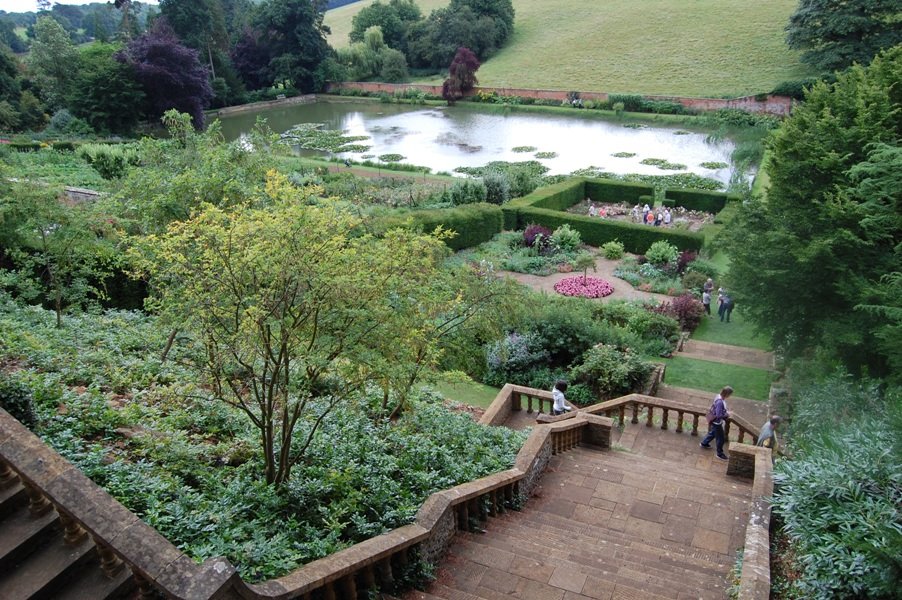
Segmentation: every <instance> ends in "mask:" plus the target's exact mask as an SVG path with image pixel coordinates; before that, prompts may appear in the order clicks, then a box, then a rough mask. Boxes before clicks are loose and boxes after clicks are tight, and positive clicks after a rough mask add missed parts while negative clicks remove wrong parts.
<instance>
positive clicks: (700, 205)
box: [664, 189, 739, 214]
mask: <svg viewBox="0 0 902 600" xmlns="http://www.w3.org/2000/svg"><path fill="white" fill-rule="evenodd" d="M664 198H665V199H666V200H673V202H674V204H675V205H676V206H682V207H684V208H688V209H689V210H703V211H705V212H709V213H714V214H717V213H719V212H720V211H722V210H723V207H724V206H726V205H727V202H728V201H732V200H739V196H736V195H735V194H725V193H723V192H709V191H706V190H687V189H668V190H665V192H664Z"/></svg>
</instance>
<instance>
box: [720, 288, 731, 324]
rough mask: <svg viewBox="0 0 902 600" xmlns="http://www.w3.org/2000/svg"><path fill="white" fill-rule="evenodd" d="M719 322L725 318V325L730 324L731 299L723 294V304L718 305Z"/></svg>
mask: <svg viewBox="0 0 902 600" xmlns="http://www.w3.org/2000/svg"><path fill="white" fill-rule="evenodd" d="M718 312H719V313H720V320H721V321H723V319H724V317H726V318H727V323H729V322H730V315H731V314H733V298H732V297H731V296H730V295H729V294H727V293H726V292H724V295H723V302H721V303H720V310H718Z"/></svg>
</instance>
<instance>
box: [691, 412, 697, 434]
mask: <svg viewBox="0 0 902 600" xmlns="http://www.w3.org/2000/svg"><path fill="white" fill-rule="evenodd" d="M692 435H694V436H696V437H698V415H692Z"/></svg>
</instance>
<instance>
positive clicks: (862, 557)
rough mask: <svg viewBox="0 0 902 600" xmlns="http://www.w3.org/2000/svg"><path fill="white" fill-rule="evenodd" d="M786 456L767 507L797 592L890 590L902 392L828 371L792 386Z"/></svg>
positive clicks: (886, 594) (897, 551) (893, 588)
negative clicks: (790, 452) (780, 531)
mask: <svg viewBox="0 0 902 600" xmlns="http://www.w3.org/2000/svg"><path fill="white" fill-rule="evenodd" d="M794 406H795V413H794V415H793V420H792V422H791V424H790V433H791V435H792V442H793V444H794V456H793V460H791V461H789V460H784V461H779V462H778V463H777V467H776V472H775V475H774V479H775V483H777V484H778V486H777V490H776V493H775V496H774V501H773V506H774V510H775V512H776V513H777V515H779V517H780V519H781V520H782V522H783V527H784V531H785V533H787V534H788V536H789V539H790V544H791V546H792V553H793V555H794V557H795V562H796V569H797V573H796V574H795V578H794V579H793V581H792V582H791V588H792V589H793V591H795V592H797V593H798V594H799V597H804V598H817V599H825V600H826V599H828V598H829V599H832V598H895V597H898V583H899V580H900V575H902V570H900V563H899V557H900V556H902V508H900V507H902V491H900V490H902V488H900V482H902V463H900V461H899V459H898V457H899V456H900V452H902V396H900V390H899V389H898V388H889V389H885V390H884V389H882V387H881V386H880V385H879V384H878V382H869V381H864V382H860V383H858V382H855V381H853V380H851V379H850V378H848V377H846V376H844V375H841V374H836V375H833V376H831V377H828V378H827V379H825V380H823V381H820V382H816V383H813V384H809V385H807V386H805V387H804V388H803V389H802V390H801V391H800V392H799V393H797V394H796V398H795V402H794Z"/></svg>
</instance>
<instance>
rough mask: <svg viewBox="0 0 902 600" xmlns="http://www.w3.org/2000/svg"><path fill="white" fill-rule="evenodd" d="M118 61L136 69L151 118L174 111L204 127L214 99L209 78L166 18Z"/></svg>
mask: <svg viewBox="0 0 902 600" xmlns="http://www.w3.org/2000/svg"><path fill="white" fill-rule="evenodd" d="M116 58H117V60H119V61H121V62H123V63H126V64H127V65H129V66H130V67H131V68H132V69H133V70H134V73H135V79H136V80H137V81H138V83H139V84H140V85H141V88H142V90H143V91H144V95H145V98H146V101H145V110H146V113H147V115H148V116H149V117H151V118H159V117H160V116H162V115H163V113H164V112H166V111H167V110H169V109H172V108H174V109H176V110H179V111H181V112H186V113H188V114H190V115H191V118H192V120H193V121H194V126H195V127H198V128H199V127H201V126H202V125H203V124H204V108H205V107H206V106H207V105H209V103H210V100H211V99H212V98H213V90H212V88H211V87H210V80H209V76H208V74H207V71H206V69H205V68H204V67H203V65H201V62H200V60H199V58H198V54H197V51H196V50H192V49H190V48H186V47H185V46H183V45H182V44H180V43H179V41H178V38H177V37H176V35H175V33H174V32H173V31H172V28H171V27H169V25H168V24H167V23H166V20H165V19H163V18H160V19H157V21H156V22H155V23H154V25H153V27H152V28H151V29H150V30H149V31H148V32H146V33H144V34H143V35H141V36H139V37H137V38H135V39H134V40H132V41H131V42H129V43H128V45H127V46H126V47H125V48H124V49H123V50H122V51H120V52H119V53H117V54H116Z"/></svg>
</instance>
